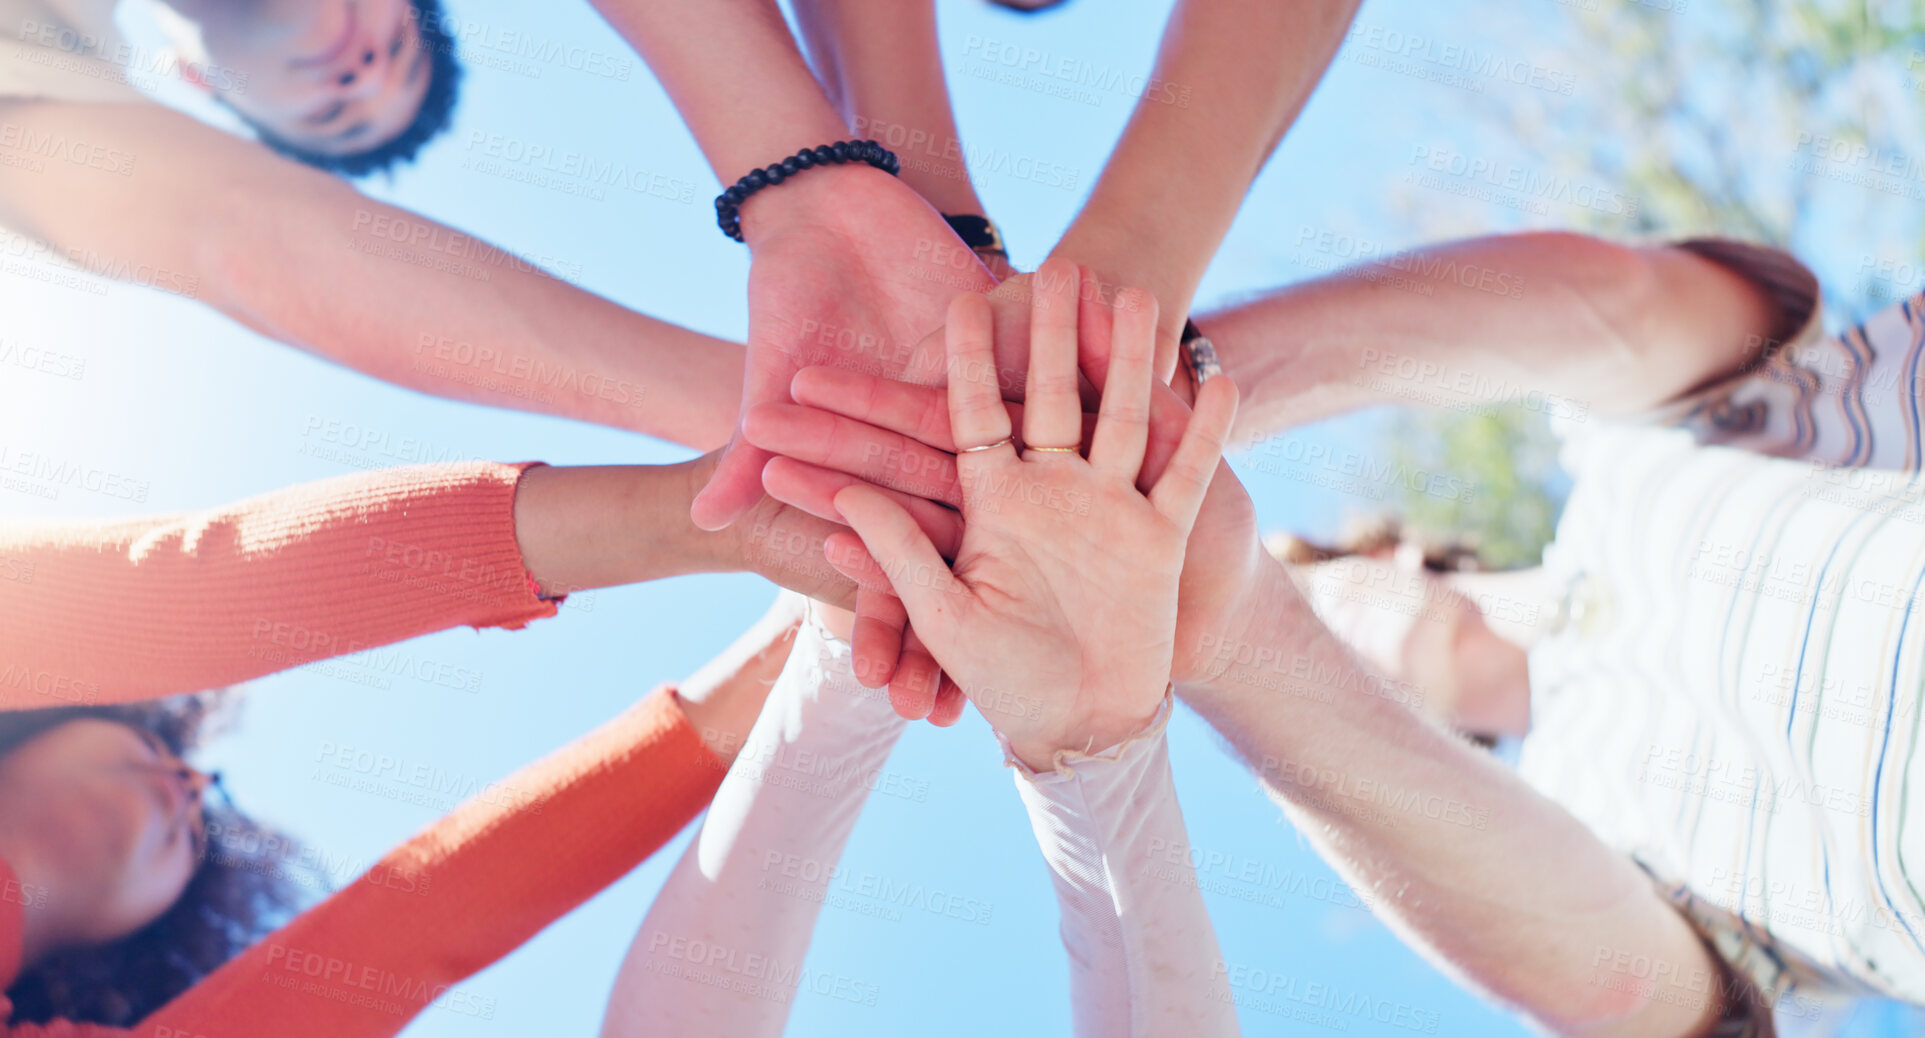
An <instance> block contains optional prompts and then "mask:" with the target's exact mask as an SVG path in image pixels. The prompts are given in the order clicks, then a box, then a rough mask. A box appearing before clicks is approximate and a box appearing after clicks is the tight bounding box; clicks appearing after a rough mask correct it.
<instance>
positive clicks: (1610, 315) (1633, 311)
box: [1521, 231, 1665, 362]
mask: <svg viewBox="0 0 1925 1038" xmlns="http://www.w3.org/2000/svg"><path fill="white" fill-rule="evenodd" d="M1521 237H1523V238H1524V239H1526V243H1527V244H1528V245H1529V246H1530V247H1531V250H1532V252H1533V253H1535V254H1537V256H1538V269H1540V270H1547V271H1551V272H1553V274H1552V277H1553V278H1554V279H1555V282H1556V287H1557V289H1558V290H1559V291H1562V292H1565V293H1567V294H1568V295H1569V296H1570V297H1571V302H1572V303H1573V304H1575V305H1574V306H1573V307H1572V312H1573V313H1574V314H1575V315H1577V319H1578V320H1580V321H1582V322H1584V323H1585V324H1586V325H1588V328H1586V329H1585V330H1586V331H1588V332H1590V333H1591V335H1589V336H1588V337H1587V338H1589V339H1590V341H1593V342H1596V343H1598V344H1600V346H1601V347H1602V350H1603V352H1605V353H1607V354H1610V355H1611V356H1608V357H1605V358H1600V359H1602V360H1606V361H1617V362H1628V361H1634V360H1635V359H1636V354H1637V353H1639V352H1640V351H1641V350H1643V349H1644V348H1645V347H1646V344H1648V343H1649V342H1651V333H1652V331H1653V329H1654V324H1655V319H1656V318H1657V317H1659V316H1660V315H1661V312H1662V307H1661V304H1662V302H1663V299H1664V295H1665V286H1664V280H1663V278H1662V277H1661V276H1660V273H1659V264H1658V263H1657V261H1656V257H1657V253H1658V252H1659V251H1661V250H1662V248H1663V247H1662V246H1658V247H1655V248H1653V247H1638V246H1632V245H1623V244H1620V243H1618V242H1613V241H1607V240H1605V239H1603V238H1598V237H1594V236H1592V235H1588V234H1578V233H1576V232H1574V231H1543V232H1534V233H1531V234H1528V235H1524V236H1521Z"/></svg>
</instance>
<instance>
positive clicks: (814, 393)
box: [785, 368, 1176, 454]
mask: <svg viewBox="0 0 1925 1038" xmlns="http://www.w3.org/2000/svg"><path fill="white" fill-rule="evenodd" d="M811 372H817V373H819V374H810V373H811ZM803 376H808V378H807V379H804V377H803ZM858 380H866V381H868V382H871V383H874V386H873V387H870V386H864V385H861V384H859V381H858ZM871 388H873V389H874V393H873V394H872V395H870V396H867V397H865V396H864V395H863V394H868V393H870V390H871ZM795 396H796V400H797V402H799V403H802V404H806V405H808V406H810V407H814V408H817V409H819V410H823V411H828V412H831V413H833V414H839V415H842V416H843V417H845V418H853V419H855V420H856V421H859V422H864V423H866V424H868V425H873V426H875V427H876V428H878V429H885V430H887V431H889V432H893V433H901V434H902V435H904V436H907V437H908V438H909V439H912V440H915V441H917V442H919V443H921V444H923V445H925V446H927V447H931V448H934V449H936V450H939V451H947V452H949V453H950V454H954V453H956V441H955V438H954V437H953V436H952V435H951V434H950V431H949V393H948V390H946V389H943V388H941V387H939V386H915V385H910V384H909V383H907V382H892V381H890V380H888V379H885V378H878V377H876V376H874V375H864V374H862V373H860V372H855V371H843V370H842V369H840V368H804V369H803V370H802V373H801V374H799V375H797V376H796V382H795ZM1095 400H1096V398H1095V397H1094V395H1092V396H1091V398H1090V406H1091V407H1094V406H1096V402H1095ZM1003 408H1004V409H1005V410H1007V411H1008V412H1009V422H1010V427H1011V428H1016V427H1017V426H1019V425H1021V424H1022V421H1023V405H1022V404H1019V403H1015V402H1012V401H1004V402H1003ZM1086 417H1087V416H1086ZM1170 442H1171V444H1172V445H1174V444H1175V443H1176V439H1175V437H1174V436H1172V437H1171V439H1170ZM785 453H786V452H785Z"/></svg>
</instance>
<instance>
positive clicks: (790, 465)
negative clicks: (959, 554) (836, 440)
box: [762, 458, 963, 558]
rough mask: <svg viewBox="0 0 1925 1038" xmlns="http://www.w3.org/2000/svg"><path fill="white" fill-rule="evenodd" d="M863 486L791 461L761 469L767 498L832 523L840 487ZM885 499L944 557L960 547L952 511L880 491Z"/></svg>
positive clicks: (837, 516) (957, 518) (959, 525)
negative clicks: (905, 513) (912, 521)
mask: <svg viewBox="0 0 1925 1038" xmlns="http://www.w3.org/2000/svg"><path fill="white" fill-rule="evenodd" d="M857 485H863V486H867V485H868V484H867V482H866V481H864V480H863V479H861V478H859V477H856V476H851V475H848V474H846V473H842V472H831V471H830V470H828V469H825V468H821V467H819V466H816V465H810V464H808V463H807V462H801V461H797V460H795V459H794V458H771V459H770V460H769V464H768V466H767V467H766V468H764V469H763V470H762V486H763V487H764V488H766V489H767V490H768V492H769V496H770V497H773V498H775V499H776V500H777V501H780V502H782V503H783V504H785V505H791V506H793V507H795V508H799V509H801V510H802V511H804V512H807V513H809V514H810V515H813V516H816V517H818V518H822V519H827V520H829V521H830V522H832V523H840V522H842V515H841V513H839V512H837V511H836V507H835V496H836V494H837V493H839V492H840V491H841V490H842V488H843V487H852V486H857ZM882 492H883V493H884V494H887V495H889V500H891V501H894V502H895V503H897V504H899V505H901V506H902V507H903V508H905V509H907V510H908V512H909V514H910V516H912V517H913V518H914V519H915V520H916V525H917V526H920V527H922V532H924V533H926V534H928V535H929V539H930V540H932V541H934V542H936V550H937V551H939V552H942V554H943V557H944V558H954V557H955V555H956V550H957V549H958V548H960V547H962V530H963V518H962V515H961V514H960V513H958V512H956V511H955V510H953V509H949V508H945V507H943V506H942V505H939V504H937V503H935V502H934V501H926V500H924V499H922V498H920V497H912V496H910V495H908V494H905V493H902V492H901V491H899V490H886V489H885V490H883V491H882ZM955 495H956V499H957V502H958V503H960V502H961V500H962V490H961V488H957V489H956V490H955Z"/></svg>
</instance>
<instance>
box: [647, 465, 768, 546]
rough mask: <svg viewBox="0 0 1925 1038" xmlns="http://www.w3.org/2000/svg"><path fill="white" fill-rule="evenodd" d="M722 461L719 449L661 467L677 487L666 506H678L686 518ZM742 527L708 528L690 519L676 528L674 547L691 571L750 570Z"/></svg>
mask: <svg viewBox="0 0 1925 1038" xmlns="http://www.w3.org/2000/svg"><path fill="white" fill-rule="evenodd" d="M721 460H722V452H721V451H719V450H718V451H710V452H709V453H707V454H704V455H702V456H700V457H697V458H690V459H689V460H688V461H684V462H679V463H677V464H674V465H667V466H664V468H666V469H668V470H669V471H670V472H671V473H673V474H674V475H675V476H676V477H678V478H677V479H676V480H675V481H674V483H673V486H674V487H675V488H676V495H675V500H674V501H673V502H670V503H669V507H670V508H671V509H679V510H680V514H681V516H682V517H683V518H687V516H688V510H689V508H690V507H691V506H692V505H693V503H694V501H695V496H696V495H697V494H700V493H701V492H702V488H704V487H706V486H708V485H709V480H710V479H712V478H714V476H715V469H716V466H717V465H719V464H721ZM743 526H744V524H742V523H733V524H730V525H729V526H728V527H726V528H724V529H721V530H713V531H711V530H704V529H702V528H701V527H699V526H696V525H695V523H694V522H693V521H689V522H687V523H683V524H680V525H678V526H677V527H676V536H675V542H674V548H675V550H676V551H678V552H679V553H680V554H681V555H682V556H683V557H685V558H687V559H689V560H690V561H691V563H692V568H691V569H690V570H689V572H691V573H742V572H745V571H747V570H748V569H749V563H748V549H747V546H746V545H745V544H744V543H743V536H744V531H743Z"/></svg>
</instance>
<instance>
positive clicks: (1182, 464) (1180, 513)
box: [905, 377, 1237, 536]
mask: <svg viewBox="0 0 1925 1038" xmlns="http://www.w3.org/2000/svg"><path fill="white" fill-rule="evenodd" d="M1236 417H1237V389H1236V386H1235V385H1234V384H1232V383H1231V382H1230V380H1229V379H1227V378H1221V377H1219V378H1213V379H1211V380H1209V381H1208V382H1205V383H1203V386H1202V388H1201V390H1200V391H1199V392H1198V393H1197V396H1196V411H1195V413H1194V414H1192V415H1190V424H1189V427H1188V428H1186V429H1184V430H1183V440H1182V442H1180V443H1178V444H1177V445H1176V453H1175V454H1174V455H1172V456H1171V458H1170V464H1169V466H1168V467H1166V468H1165V469H1164V470H1163V475H1162V477H1161V478H1159V479H1158V480H1157V481H1156V486H1155V487H1153V488H1152V489H1151V490H1150V504H1152V505H1154V506H1156V510H1157V511H1158V512H1161V513H1163V515H1164V516H1165V517H1167V518H1169V519H1170V520H1171V521H1172V522H1174V523H1176V524H1177V525H1178V526H1180V527H1182V529H1183V532H1184V534H1185V536H1187V535H1188V534H1189V532H1190V527H1191V526H1192V525H1193V524H1194V523H1195V522H1196V513H1197V509H1199V508H1201V507H1202V506H1203V495H1204V494H1206V493H1208V492H1209V490H1210V480H1211V478H1212V477H1214V476H1215V475H1216V469H1217V463H1218V462H1220V461H1222V460H1223V443H1224V440H1225V439H1227V438H1228V437H1229V435H1230V423H1231V422H1234V421H1236ZM905 521H906V517H905Z"/></svg>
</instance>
